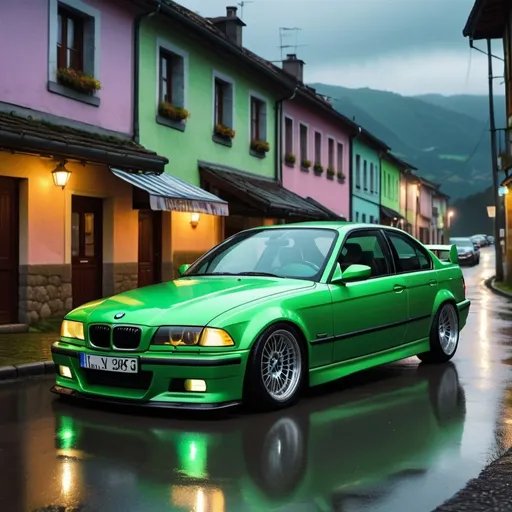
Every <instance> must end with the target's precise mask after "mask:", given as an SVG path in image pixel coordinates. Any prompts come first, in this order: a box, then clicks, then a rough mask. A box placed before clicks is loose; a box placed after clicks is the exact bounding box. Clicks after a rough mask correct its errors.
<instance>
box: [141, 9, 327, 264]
mask: <svg viewBox="0 0 512 512" xmlns="http://www.w3.org/2000/svg"><path fill="white" fill-rule="evenodd" d="M244 25H245V24H244V23H243V22H242V21H241V20H240V19H239V18H238V17H237V9H236V7H228V8H227V11H226V14H225V16H221V17H218V18H211V19H205V18H202V17H200V16H198V15H197V14H195V13H193V12H192V11H189V10H188V9H185V8H184V7H182V6H180V5H178V4H174V3H172V4H171V3H168V4H165V3H164V4H163V6H162V9H161V10H160V11H159V13H158V14H157V15H155V16H150V17H147V18H146V19H145V20H143V22H142V23H141V28H140V57H139V66H140V70H141V73H140V80H139V112H140V115H139V122H140V141H141V143H142V144H151V145H152V147H153V148H154V149H155V150H156V151H157V152H159V153H160V154H162V155H164V156H166V157H167V158H168V159H169V164H168V165H167V166H166V173H169V174H170V175H172V176H177V177H179V178H181V179H183V180H186V181H187V182H189V183H190V184H192V185H195V186H202V187H203V188H205V189H207V190H209V191H212V192H213V193H214V194H215V195H218V196H219V197H221V198H223V199H225V200H226V201H227V202H228V203H229V206H230V215H229V217H226V216H222V215H219V214H218V212H216V211H215V209H212V211H211V214H204V213H202V214H201V215H200V218H199V219H197V220H198V222H197V223H196V225H195V226H191V225H190V217H191V213H190V212H173V213H172V218H171V233H172V235H171V252H172V261H173V266H174V268H175V269H176V268H177V267H179V265H180V264H182V263H191V262H192V261H193V260H195V259H196V258H197V257H198V256H200V255H201V254H202V253H204V252H205V251H206V250H208V249H210V248H211V247H212V246H213V245H215V244H216V243H218V242H220V241H221V240H223V239H224V238H226V237H229V236H231V235H232V234H234V233H236V232H238V231H240V230H242V229H245V228H248V227H254V226H258V225H261V224H269V223H274V222H277V221H278V219H280V218H281V217H283V218H286V217H288V216H290V215H292V216H293V215H294V214H299V213H301V212H303V213H304V216H305V217H308V216H309V217H312V218H315V214H317V213H318V210H317V209H316V208H315V206H314V205H312V204H310V203H308V202H306V201H305V200H303V199H301V198H300V197H298V196H297V197H295V196H294V195H293V194H291V193H290V192H289V191H286V190H284V189H283V187H282V186H281V185H280V184H279V183H278V181H277V177H278V175H279V174H280V169H279V166H280V154H279V147H280V141H279V138H280V126H279V123H278V119H279V118H280V109H279V106H280V104H279V101H280V99H281V98H283V97H286V96H291V94H292V93H293V91H294V88H295V80H294V79H292V78H291V77H289V76H288V75H286V74H285V73H283V72H282V71H281V70H280V69H279V68H277V67H275V66H273V65H271V64H270V63H267V62H266V61H264V60H263V59H260V58H259V57H257V56H255V55H254V54H253V53H252V52H249V51H248V50H246V49H245V48H244V47H243V27H244ZM276 107H277V108H276ZM263 190H265V191H266V194H267V195H268V194H272V197H273V200H272V201H271V202H270V203H271V204H272V205H274V206H273V207H272V208H269V207H268V201H267V200H266V199H265V198H264V197H261V191H263ZM285 195H286V198H287V200H285ZM322 215H323V214H322Z"/></svg>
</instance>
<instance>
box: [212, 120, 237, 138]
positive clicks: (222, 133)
mask: <svg viewBox="0 0 512 512" xmlns="http://www.w3.org/2000/svg"><path fill="white" fill-rule="evenodd" d="M214 133H215V135H217V137H223V138H224V139H234V138H235V134H236V132H235V130H233V128H230V127H229V126H225V125H223V124H217V125H215V130H214Z"/></svg>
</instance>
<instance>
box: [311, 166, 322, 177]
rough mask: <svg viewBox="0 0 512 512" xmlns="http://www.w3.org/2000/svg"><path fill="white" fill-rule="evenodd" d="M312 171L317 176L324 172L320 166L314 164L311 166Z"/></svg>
mask: <svg viewBox="0 0 512 512" xmlns="http://www.w3.org/2000/svg"><path fill="white" fill-rule="evenodd" d="M313 171H315V174H316V175H317V176H320V175H321V174H322V173H323V172H324V168H323V167H322V164H319V163H316V164H315V165H314V166H313Z"/></svg>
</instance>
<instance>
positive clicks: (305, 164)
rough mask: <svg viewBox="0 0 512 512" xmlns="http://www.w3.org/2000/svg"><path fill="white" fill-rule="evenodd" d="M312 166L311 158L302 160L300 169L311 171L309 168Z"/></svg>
mask: <svg viewBox="0 0 512 512" xmlns="http://www.w3.org/2000/svg"><path fill="white" fill-rule="evenodd" d="M310 167H311V161H310V160H302V162H301V163H300V170H301V171H304V172H309V168H310Z"/></svg>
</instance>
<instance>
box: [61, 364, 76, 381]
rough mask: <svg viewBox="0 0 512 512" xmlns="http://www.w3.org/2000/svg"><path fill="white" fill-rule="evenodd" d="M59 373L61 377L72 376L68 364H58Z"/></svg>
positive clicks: (67, 377)
mask: <svg viewBox="0 0 512 512" xmlns="http://www.w3.org/2000/svg"><path fill="white" fill-rule="evenodd" d="M59 373H60V374H61V375H62V377H66V379H72V378H73V375H71V368H70V367H69V366H59Z"/></svg>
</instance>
